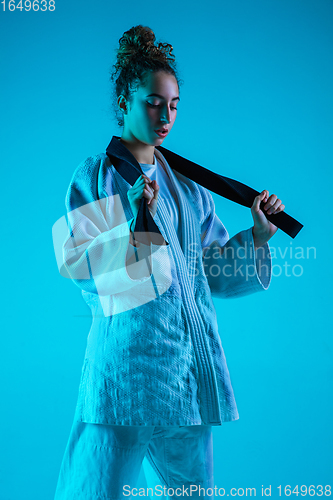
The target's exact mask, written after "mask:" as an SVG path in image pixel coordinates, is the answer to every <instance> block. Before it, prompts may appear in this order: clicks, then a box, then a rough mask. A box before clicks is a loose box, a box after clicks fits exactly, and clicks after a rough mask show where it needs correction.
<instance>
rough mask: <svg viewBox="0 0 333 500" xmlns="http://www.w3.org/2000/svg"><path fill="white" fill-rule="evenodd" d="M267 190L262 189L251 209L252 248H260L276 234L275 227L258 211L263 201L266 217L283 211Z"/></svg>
mask: <svg viewBox="0 0 333 500" xmlns="http://www.w3.org/2000/svg"><path fill="white" fill-rule="evenodd" d="M268 196H269V192H268V191H267V189H264V190H263V191H262V192H261V193H260V194H258V196H256V197H255V199H254V201H253V205H252V207H251V214H252V217H253V222H254V226H253V228H252V234H253V240H254V246H255V247H256V248H258V247H261V246H262V245H264V244H265V243H267V241H268V240H269V239H270V238H271V237H272V236H273V235H274V234H275V233H276V231H277V229H278V228H277V227H276V226H275V225H274V224H272V223H271V222H270V221H269V220H268V219H267V218H266V216H265V214H264V213H263V211H262V210H261V209H260V203H261V202H262V201H264V202H265V203H266V204H265V206H264V210H266V211H267V214H268V215H271V214H277V213H279V212H282V211H283V210H284V209H285V206H284V205H283V204H282V202H281V200H280V199H279V198H278V197H277V196H276V195H275V194H271V196H269V197H268Z"/></svg>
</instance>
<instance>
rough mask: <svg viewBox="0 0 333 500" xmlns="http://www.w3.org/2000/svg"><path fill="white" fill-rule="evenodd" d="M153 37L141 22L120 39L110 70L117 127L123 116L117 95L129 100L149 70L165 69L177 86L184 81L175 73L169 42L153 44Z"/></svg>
mask: <svg viewBox="0 0 333 500" xmlns="http://www.w3.org/2000/svg"><path fill="white" fill-rule="evenodd" d="M155 40H156V37H155V34H154V32H153V30H152V29H151V28H149V27H148V26H142V25H141V24H139V25H137V26H133V27H132V28H131V29H129V30H128V31H125V33H124V34H123V36H122V37H121V38H120V39H119V48H118V49H116V53H117V60H116V63H115V64H114V65H113V66H112V68H113V71H110V79H111V82H112V84H113V91H112V107H113V109H114V112H115V115H116V117H117V122H118V125H119V127H123V126H124V116H123V114H122V113H121V111H120V109H119V107H118V104H117V100H118V97H119V96H120V95H123V96H124V97H125V98H126V100H127V101H128V102H131V101H132V99H133V93H134V92H135V91H136V90H137V89H138V87H139V86H141V85H145V84H146V83H147V81H146V78H147V76H148V74H149V73H152V72H155V71H165V72H166V73H169V74H171V75H173V76H174V77H175V78H176V80H177V84H178V88H179V87H180V85H181V84H182V83H183V81H182V80H180V79H179V77H178V74H177V70H176V64H175V56H174V55H173V53H172V51H173V47H172V45H170V44H169V43H161V42H160V43H158V45H155Z"/></svg>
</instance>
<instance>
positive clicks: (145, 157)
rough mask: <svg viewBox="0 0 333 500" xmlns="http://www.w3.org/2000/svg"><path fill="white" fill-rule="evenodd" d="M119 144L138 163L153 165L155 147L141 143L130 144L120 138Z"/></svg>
mask: <svg viewBox="0 0 333 500" xmlns="http://www.w3.org/2000/svg"><path fill="white" fill-rule="evenodd" d="M120 142H121V143H122V144H124V146H126V148H127V149H128V150H129V151H130V152H131V153H132V155H133V156H134V158H135V159H136V161H137V162H138V163H145V164H149V165H152V164H153V163H154V153H155V147H154V146H149V145H148V144H143V143H142V142H134V141H133V142H132V141H127V140H125V139H123V138H122V137H121V138H120Z"/></svg>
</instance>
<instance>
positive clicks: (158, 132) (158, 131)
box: [154, 130, 168, 137]
mask: <svg viewBox="0 0 333 500" xmlns="http://www.w3.org/2000/svg"><path fill="white" fill-rule="evenodd" d="M154 132H155V133H156V134H157V135H158V136H159V137H165V136H166V135H167V134H168V130H166V131H165V132H162V131H161V130H154Z"/></svg>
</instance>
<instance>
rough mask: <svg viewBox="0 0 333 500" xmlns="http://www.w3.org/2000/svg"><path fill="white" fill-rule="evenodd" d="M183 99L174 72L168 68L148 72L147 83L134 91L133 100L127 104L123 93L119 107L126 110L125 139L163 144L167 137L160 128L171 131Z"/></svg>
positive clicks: (119, 99) (123, 136)
mask: <svg viewBox="0 0 333 500" xmlns="http://www.w3.org/2000/svg"><path fill="white" fill-rule="evenodd" d="M153 94H155V95H153ZM179 100H180V99H179V89H178V84H177V80H176V78H175V77H174V76H173V75H170V74H169V73H165V72H164V71H158V72H155V73H148V77H147V84H146V85H145V86H140V87H139V88H138V90H137V91H136V92H134V94H133V100H132V102H130V103H126V101H125V99H124V97H123V96H120V97H119V98H118V104H119V106H120V107H121V108H122V109H126V113H125V114H124V130H123V134H122V138H123V139H124V140H127V141H130V142H137V141H139V142H143V143H144V144H147V145H150V146H159V145H160V144H162V142H163V140H164V137H165V136H163V137H160V136H159V135H158V134H157V133H156V130H160V129H166V130H167V133H169V132H170V130H171V129H172V127H173V124H174V122H175V119H176V116H177V105H178V101H179Z"/></svg>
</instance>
